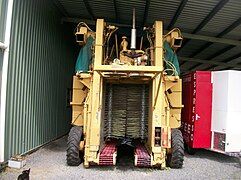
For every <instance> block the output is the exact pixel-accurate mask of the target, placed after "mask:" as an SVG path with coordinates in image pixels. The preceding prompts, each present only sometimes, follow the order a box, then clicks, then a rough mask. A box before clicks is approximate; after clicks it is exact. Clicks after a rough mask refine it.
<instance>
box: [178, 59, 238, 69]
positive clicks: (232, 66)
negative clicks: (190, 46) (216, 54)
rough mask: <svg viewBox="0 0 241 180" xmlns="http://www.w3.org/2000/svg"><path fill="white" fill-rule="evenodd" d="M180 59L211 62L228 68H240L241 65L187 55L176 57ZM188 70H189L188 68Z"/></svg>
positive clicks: (203, 62)
mask: <svg viewBox="0 0 241 180" xmlns="http://www.w3.org/2000/svg"><path fill="white" fill-rule="evenodd" d="M178 58H179V59H180V60H182V61H188V62H198V63H202V64H212V65H216V66H224V67H228V68H239V69H241V65H239V64H235V63H225V62H222V61H217V60H216V61H213V60H204V59H196V58H188V57H178ZM188 71H189V70H188Z"/></svg>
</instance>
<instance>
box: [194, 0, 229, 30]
mask: <svg viewBox="0 0 241 180" xmlns="http://www.w3.org/2000/svg"><path fill="white" fill-rule="evenodd" d="M228 1H229V0H221V1H220V2H219V3H218V4H217V5H216V6H215V7H214V8H213V10H212V11H211V12H210V13H209V14H208V15H207V16H206V17H205V18H204V19H203V21H202V22H201V23H200V24H199V25H198V26H197V27H196V28H195V29H194V30H193V32H192V33H193V34H195V33H197V32H199V31H200V30H201V29H202V28H203V27H204V26H205V25H206V24H207V23H208V22H209V21H210V20H211V19H212V18H213V17H214V16H215V15H216V14H217V12H218V11H220V10H221V9H222V8H223V6H224V5H225V4H226V3H227V2H228Z"/></svg>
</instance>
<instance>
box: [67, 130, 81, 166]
mask: <svg viewBox="0 0 241 180" xmlns="http://www.w3.org/2000/svg"><path fill="white" fill-rule="evenodd" d="M81 138H82V127H79V126H73V127H72V128H71V129H70V132H69V137H68V143H67V145H68V147H67V164H68V165H69V166H78V165H80V164H81V158H80V151H79V144H80V141H81Z"/></svg>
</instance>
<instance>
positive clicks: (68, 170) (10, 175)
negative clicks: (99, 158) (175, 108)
mask: <svg viewBox="0 0 241 180" xmlns="http://www.w3.org/2000/svg"><path fill="white" fill-rule="evenodd" d="M66 140H67V138H66V137H64V138H61V139H59V140H56V141H54V142H52V143H51V144H49V145H48V146H45V147H43V148H41V149H39V150H38V151H36V152H35V153H33V154H31V155H28V156H27V164H26V166H25V167H24V168H23V169H28V168H31V172H30V179H48V180H49V179H95V180H97V179H98V180H100V179H138V180H139V179H170V178H171V179H241V168H240V165H239V163H238V160H237V159H236V158H233V157H228V156H225V155H222V154H218V153H214V152H210V151H206V150H200V151H198V152H197V153H196V154H195V155H193V156H190V155H186V156H185V162H184V167H183V168H182V169H169V170H158V169H148V168H147V169H146V168H135V167H132V166H127V167H122V166H120V167H118V166H117V167H91V168H89V169H85V168H83V166H82V165H80V166H79V167H69V166H67V165H66V161H65V159H66V155H65V150H66ZM23 169H21V170H16V169H10V168H7V169H6V171H5V172H2V173H1V174H0V179H1V180H2V179H4V180H5V179H9V180H12V179H17V177H18V175H19V174H20V173H21V171H22V170H23Z"/></svg>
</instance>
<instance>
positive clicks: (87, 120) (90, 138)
mask: <svg viewBox="0 0 241 180" xmlns="http://www.w3.org/2000/svg"><path fill="white" fill-rule="evenodd" d="M105 26H106V23H105V22H104V20H103V19H98V20H97V24H96V35H95V36H96V38H95V51H94V54H95V57H94V65H93V71H90V72H89V73H78V74H77V75H76V76H74V77H73V99H72V102H71V105H72V108H73V115H72V125H74V126H80V127H83V136H84V137H83V138H82V140H81V143H80V149H81V150H84V166H85V167H89V165H92V164H99V154H100V150H101V122H102V119H103V115H102V113H103V112H102V109H103V107H104V105H103V82H104V79H108V78H109V79H111V76H108V73H109V74H110V73H111V74H118V73H126V74H131V73H136V74H140V75H141V76H140V78H139V80H140V82H144V79H145V81H146V80H147V81H148V82H149V83H150V87H151V91H150V108H149V118H148V139H147V143H146V145H145V146H146V147H147V149H148V151H149V154H150V155H151V166H159V167H161V168H165V167H166V159H167V155H168V153H171V152H172V151H171V148H172V147H171V144H172V143H171V130H172V129H175V128H179V127H180V124H181V117H180V114H181V108H182V101H181V84H182V83H181V79H180V78H179V77H178V76H167V75H166V74H165V73H164V65H163V25H162V21H156V22H155V24H154V26H153V28H154V35H155V40H154V66H127V65H126V66H125V65H119V66H113V65H103V44H104V28H105ZM143 77H144V78H143ZM142 78H143V79H142ZM148 78H149V79H148ZM126 79H128V78H126ZM124 81H125V80H124ZM128 81H129V83H131V82H132V81H133V83H135V82H134V80H131V79H128ZM156 128H160V129H161V137H160V138H161V145H156V144H155V138H156V137H155V129H156Z"/></svg>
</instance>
